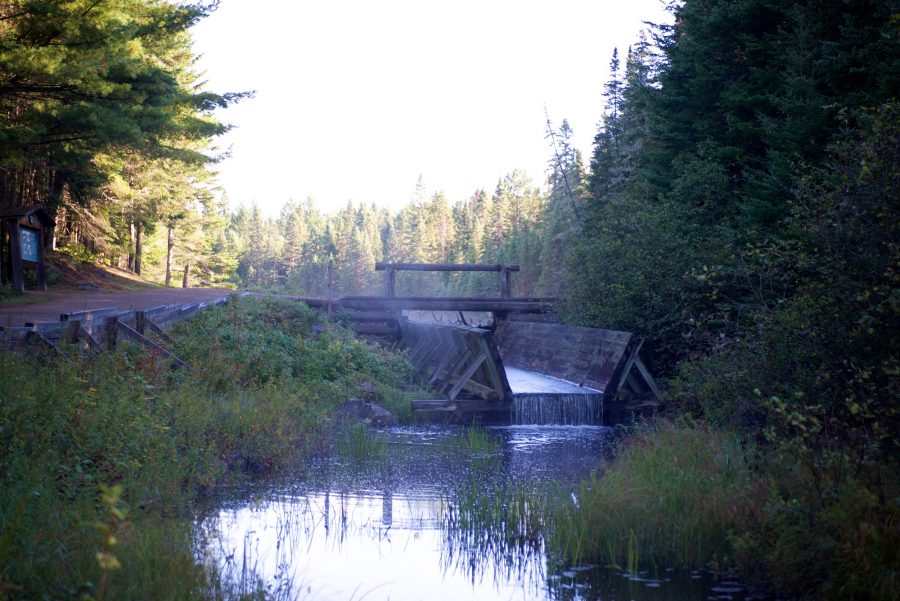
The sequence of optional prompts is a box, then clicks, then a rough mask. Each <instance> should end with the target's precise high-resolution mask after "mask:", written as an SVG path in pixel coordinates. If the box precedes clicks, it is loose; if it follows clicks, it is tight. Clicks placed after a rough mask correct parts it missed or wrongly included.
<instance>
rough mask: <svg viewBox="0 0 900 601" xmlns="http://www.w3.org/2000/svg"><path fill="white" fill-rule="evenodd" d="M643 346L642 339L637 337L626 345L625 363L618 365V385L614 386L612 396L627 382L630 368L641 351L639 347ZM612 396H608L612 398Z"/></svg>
mask: <svg viewBox="0 0 900 601" xmlns="http://www.w3.org/2000/svg"><path fill="white" fill-rule="evenodd" d="M643 345H644V339H643V338H638V337H637V336H635V337H633V338H632V340H631V343H630V344H629V345H628V349H627V350H626V351H625V362H624V364H623V363H620V364H619V367H620V369H621V371H619V372H618V385H617V386H616V389H615V392H614V394H618V392H619V390H620V389H621V388H622V386H624V385H625V382H626V381H627V378H628V376H629V374H630V373H631V367H632V366H633V365H634V362H635V360H636V359H637V358H638V352H639V351H640V350H641V347H642V346H643ZM614 394H613V395H610V396H614Z"/></svg>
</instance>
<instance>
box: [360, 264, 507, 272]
mask: <svg viewBox="0 0 900 601" xmlns="http://www.w3.org/2000/svg"><path fill="white" fill-rule="evenodd" d="M388 269H393V270H395V271H503V270H508V271H519V269H520V268H519V266H518V265H516V264H509V265H507V264H504V263H375V271H387V270H388Z"/></svg>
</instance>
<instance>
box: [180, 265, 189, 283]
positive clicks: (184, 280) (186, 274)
mask: <svg viewBox="0 0 900 601" xmlns="http://www.w3.org/2000/svg"><path fill="white" fill-rule="evenodd" d="M190 271H191V266H190V265H185V266H184V277H183V278H181V287H182V288H190V287H191V280H190Z"/></svg>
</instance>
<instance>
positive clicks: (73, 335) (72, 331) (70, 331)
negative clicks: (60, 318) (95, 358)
mask: <svg viewBox="0 0 900 601" xmlns="http://www.w3.org/2000/svg"><path fill="white" fill-rule="evenodd" d="M65 339H66V341H67V342H69V343H70V344H77V343H78V342H79V341H82V342H85V343H86V344H87V346H88V348H89V349H90V350H92V351H99V350H101V347H100V343H99V342H97V340H96V339H95V338H94V337H93V336H91V335H90V333H88V331H87V330H85V329H84V328H83V327H81V322H80V321H70V322H69V325H68V327H67V328H66V335H65Z"/></svg>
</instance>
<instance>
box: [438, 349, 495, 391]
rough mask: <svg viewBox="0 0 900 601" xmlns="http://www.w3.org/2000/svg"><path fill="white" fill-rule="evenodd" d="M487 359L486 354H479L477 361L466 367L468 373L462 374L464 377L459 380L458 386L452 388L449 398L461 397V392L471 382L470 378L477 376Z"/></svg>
mask: <svg viewBox="0 0 900 601" xmlns="http://www.w3.org/2000/svg"><path fill="white" fill-rule="evenodd" d="M485 359H487V355H486V354H485V353H479V354H478V356H476V357H475V359H474V360H473V361H472V362H471V363H469V366H468V367H466V371H464V372H463V373H462V375H461V376H460V377H459V380H458V381H457V382H456V384H454V385H453V388H451V389H450V392H449V393H448V394H447V396H448V397H450V399H451V400H453V399H455V398H456V397H457V396H459V393H460V391H461V390H462V389H463V387H465V385H466V384H467V383H468V382H469V378H471V377H472V376H473V375H475V372H476V371H477V370H478V368H479V367H481V364H482V363H483V362H484V360H485Z"/></svg>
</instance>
